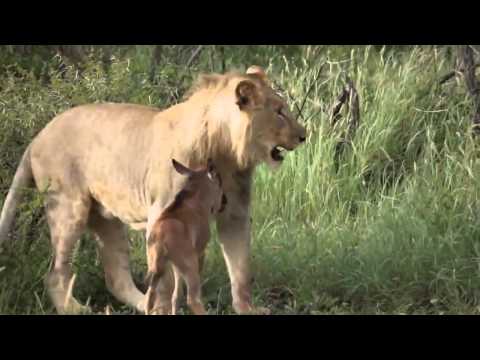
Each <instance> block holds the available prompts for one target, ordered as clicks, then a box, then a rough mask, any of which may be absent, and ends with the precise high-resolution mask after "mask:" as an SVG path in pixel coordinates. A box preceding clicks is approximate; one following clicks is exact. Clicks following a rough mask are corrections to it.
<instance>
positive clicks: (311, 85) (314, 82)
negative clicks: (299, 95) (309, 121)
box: [297, 63, 325, 120]
mask: <svg viewBox="0 0 480 360" xmlns="http://www.w3.org/2000/svg"><path fill="white" fill-rule="evenodd" d="M324 67H325V63H323V64H322V65H320V67H319V68H318V71H317V73H316V74H315V78H314V79H313V80H312V82H311V83H310V87H309V88H308V90H307V92H306V94H305V97H304V98H303V102H302V106H300V109H298V106H297V109H298V111H299V114H298V115H299V116H301V117H302V119H304V118H303V108H304V106H305V103H306V101H307V99H308V96H309V95H310V92H311V91H312V90H313V86H314V85H315V84H316V82H317V80H318V77H319V76H320V74H321V73H322V70H323V68H324ZM304 120H305V119H304Z"/></svg>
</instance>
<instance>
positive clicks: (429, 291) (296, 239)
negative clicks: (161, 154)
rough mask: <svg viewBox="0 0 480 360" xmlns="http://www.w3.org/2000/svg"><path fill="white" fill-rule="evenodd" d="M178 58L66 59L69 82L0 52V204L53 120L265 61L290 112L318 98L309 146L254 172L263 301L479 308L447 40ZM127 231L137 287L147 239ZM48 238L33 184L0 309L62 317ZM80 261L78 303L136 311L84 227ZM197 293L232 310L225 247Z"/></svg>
mask: <svg viewBox="0 0 480 360" xmlns="http://www.w3.org/2000/svg"><path fill="white" fill-rule="evenodd" d="M177 51H178V48H175V47H166V48H165V49H164V52H163V54H162V59H161V63H160V66H159V67H158V68H156V69H154V70H155V71H154V76H153V78H150V76H151V74H152V72H151V71H152V68H151V67H152V61H151V57H152V48H151V47H140V46H137V47H130V48H128V49H118V50H117V51H116V52H114V53H113V57H112V61H111V64H110V65H109V66H108V67H105V66H103V64H102V63H101V62H100V61H99V58H98V55H95V54H93V53H92V54H91V55H90V56H89V59H88V61H86V62H85V63H84V64H83V65H82V69H81V71H79V70H77V69H76V68H75V67H74V66H69V67H67V69H66V71H65V72H64V73H63V75H62V74H60V73H59V72H58V66H57V63H56V62H55V60H54V59H53V60H52V61H50V62H48V63H47V64H46V65H45V68H44V69H43V71H45V73H46V74H48V78H49V81H48V82H45V81H44V79H43V78H42V77H41V76H39V75H38V73H36V72H35V71H32V70H29V69H28V66H26V65H25V64H23V65H21V64H19V63H18V62H16V60H18V59H17V58H14V57H12V56H13V55H9V56H6V55H3V57H2V58H1V61H0V64H1V69H3V71H1V72H0V84H1V85H0V154H1V156H0V189H1V192H0V203H3V200H4V197H5V195H6V191H7V189H8V187H9V186H10V182H11V179H12V177H13V174H14V171H15V168H16V166H17V164H18V162H19V160H20V158H21V154H22V152H23V150H24V149H25V147H26V145H27V144H28V142H29V141H30V140H31V139H32V138H33V137H34V136H35V134H36V133H37V132H38V131H39V130H40V129H41V128H43V127H44V126H45V124H47V123H48V121H49V120H50V119H51V118H52V117H53V116H54V115H55V114H57V113H59V112H62V111H64V110H66V109H68V108H70V107H72V106H75V105H79V104H83V103H90V102H101V101H115V102H133V103H140V104H146V105H154V106H159V107H166V106H169V105H170V104H172V103H174V102H175V101H177V99H178V97H179V95H181V93H182V92H183V91H184V90H185V89H186V88H187V87H188V86H189V84H190V83H191V81H192V79H193V77H194V76H195V75H196V74H198V72H209V71H221V69H222V66H223V63H224V64H225V66H226V67H227V69H230V68H237V69H240V70H244V69H245V68H246V67H247V66H248V65H251V64H258V65H262V66H264V67H265V68H267V69H268V71H269V72H270V73H271V77H272V78H273V79H274V80H275V82H276V85H277V86H279V87H281V88H283V89H284V90H285V92H286V96H287V97H288V98H289V100H290V103H291V104H292V107H294V104H296V105H297V106H299V107H300V106H301V104H302V102H303V100H304V98H305V96H306V94H307V91H309V89H310V92H309V94H308V98H307V99H306V100H305V106H304V109H303V112H302V117H303V121H304V122H305V124H306V126H307V128H308V131H309V136H308V141H307V144H306V145H305V146H302V147H300V148H299V149H298V150H296V151H295V152H292V153H290V154H289V155H288V156H287V159H286V160H285V162H284V164H283V166H282V168H281V169H280V170H279V171H277V172H271V171H270V170H267V169H266V168H265V167H263V166H261V167H260V168H259V169H258V171H257V173H256V179H255V195H254V199H255V200H254V209H253V219H254V224H253V225H254V226H253V229H254V234H253V238H254V242H253V245H252V246H253V264H252V266H253V268H254V269H253V270H254V273H255V283H254V296H255V301H256V302H257V303H259V304H264V305H267V306H273V307H274V312H275V313H311V314H319V313H335V314H342V313H417V314H424V313H476V312H477V309H478V306H479V295H480V294H479V291H478V289H480V277H479V275H480V273H479V272H480V267H479V259H480V244H479V242H478V239H479V238H480V230H479V229H480V227H479V226H478V224H479V220H480V219H479V215H478V214H479V213H480V212H479V208H480V206H479V205H480V203H479V190H478V189H479V185H480V184H479V180H478V176H477V174H478V173H479V171H480V162H479V160H478V145H477V144H476V141H477V140H472V139H471V138H470V125H471V124H470V119H471V116H470V114H471V104H470V101H469V99H468V97H467V96H466V93H465V91H464V89H463V84H461V83H458V84H457V83H456V82H455V80H452V81H451V82H449V83H446V84H444V85H443V86H439V85H438V80H439V79H440V78H441V77H442V76H443V75H444V74H445V73H447V72H449V71H450V70H451V68H452V64H453V59H452V58H451V54H450V51H449V49H448V48H443V47H407V48H405V47H401V48H386V47H370V46H363V47H359V46H357V47H341V46H338V47H327V46H324V47H318V46H225V47H224V49H223V55H222V56H223V59H222V56H220V55H219V54H221V49H220V47H219V46H215V47H213V46H206V47H205V48H204V50H203V51H202V52H201V53H200V55H199V57H198V59H197V60H196V61H195V62H193V63H192V67H191V68H190V69H185V67H184V66H183V65H182V61H183V63H185V61H184V60H179V59H181V58H182V57H181V56H177V57H176V56H174V55H175V54H176V52H177ZM189 51H190V50H189ZM190 53H191V52H187V53H186V54H187V55H188V54H190ZM187 55H182V56H183V58H185V57H187V58H188V57H189V56H187ZM183 58H182V59H183ZM322 64H324V66H323V69H322V72H321V73H320V75H319V76H318V78H317V79H316V81H315V82H314V79H315V76H316V74H317V73H318V70H319V68H320V67H321V66H322ZM346 75H348V76H349V77H350V78H351V79H352V80H353V82H354V84H355V86H356V88H357V91H358V93H359V96H360V110H361V122H360V127H359V128H358V130H357V132H356V134H355V138H354V140H353V142H352V144H351V145H350V146H349V147H347V148H346V151H345V153H344V154H343V156H342V158H341V163H340V166H339V168H338V171H337V170H336V167H335V163H334V156H333V154H334V149H335V146H336V144H337V141H338V139H339V136H340V134H341V131H342V130H344V129H345V126H346V122H344V121H343V122H342V121H341V122H340V124H339V129H332V128H331V126H330V123H329V114H328V109H330V107H331V105H332V104H333V103H334V101H335V99H336V97H337V95H338V94H339V93H340V91H341V89H342V87H343V86H344V79H345V76H346ZM344 118H345V117H344ZM131 235H132V238H133V240H134V246H133V250H132V258H133V260H132V266H133V269H134V273H135V278H136V279H137V280H138V282H139V283H140V282H141V280H142V278H143V275H144V272H145V258H144V254H145V247H144V246H145V245H144V243H143V238H142V236H141V235H139V234H138V233H135V232H133V231H132V232H131ZM48 241H49V240H48V229H47V227H46V225H45V221H44V220H43V215H42V211H41V194H40V195H39V194H35V193H31V194H29V196H28V201H27V202H26V203H25V204H23V205H22V208H21V209H20V211H19V215H18V217H17V228H16V231H15V236H14V239H12V244H11V245H10V246H8V247H7V248H6V249H5V251H4V253H0V312H1V313H51V312H52V311H53V309H52V307H51V304H50V302H49V300H48V298H47V297H46V295H45V289H44V287H43V283H42V279H43V276H44V274H45V272H46V271H47V269H48V264H49V261H50V255H49V254H50V249H49V247H48ZM74 264H75V267H76V270H77V271H78V272H79V277H78V279H77V287H76V290H75V291H76V294H77V296H78V297H79V298H80V300H82V301H87V299H89V298H90V302H91V303H93V304H95V306H97V307H98V308H100V309H101V308H103V307H104V306H105V305H106V304H108V303H111V304H113V305H114V308H115V309H116V310H117V311H121V312H132V311H131V310H129V309H127V308H125V307H123V306H122V305H121V304H118V303H116V302H115V301H114V299H113V298H112V297H111V296H110V295H109V294H108V292H107V290H106V288H105V286H104V284H103V274H102V271H101V267H100V266H99V264H98V261H97V260H96V251H95V246H94V244H93V242H92V241H91V238H90V236H89V235H86V236H85V237H84V239H83V241H82V245H81V249H80V251H78V253H77V256H76V258H75V261H74ZM2 268H3V270H1V269H2ZM204 294H205V298H206V300H207V302H208V304H209V306H210V308H211V311H212V312H213V313H231V311H232V310H231V306H230V286H229V281H228V276H227V273H226V270H225V265H224V263H223V259H222V255H221V251H220V249H219V246H218V243H217V242H212V243H211V245H210V247H209V256H208V258H207V264H206V269H205V275H204Z"/></svg>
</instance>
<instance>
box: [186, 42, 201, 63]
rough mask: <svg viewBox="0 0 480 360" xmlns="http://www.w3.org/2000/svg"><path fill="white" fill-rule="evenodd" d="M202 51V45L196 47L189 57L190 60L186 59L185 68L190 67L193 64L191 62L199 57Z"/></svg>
mask: <svg viewBox="0 0 480 360" xmlns="http://www.w3.org/2000/svg"><path fill="white" fill-rule="evenodd" d="M202 49H203V45H198V47H197V48H196V49H195V50H194V51H193V53H192V56H190V59H188V61H187V64H186V65H185V67H187V68H188V67H190V65H191V64H192V63H193V61H194V60H195V59H196V58H197V57H198V55H200V52H201V51H202Z"/></svg>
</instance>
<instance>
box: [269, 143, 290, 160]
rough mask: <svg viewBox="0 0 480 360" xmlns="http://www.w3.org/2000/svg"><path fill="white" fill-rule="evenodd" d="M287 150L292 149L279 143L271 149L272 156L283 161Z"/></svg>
mask: <svg viewBox="0 0 480 360" xmlns="http://www.w3.org/2000/svg"><path fill="white" fill-rule="evenodd" d="M287 150H288V151H291V150H289V149H287V148H285V147H283V146H281V145H277V146H275V147H274V148H273V149H272V150H271V151H270V156H271V157H272V159H273V160H274V161H283V160H284V158H285V151H287Z"/></svg>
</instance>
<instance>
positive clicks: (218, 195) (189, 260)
mask: <svg viewBox="0 0 480 360" xmlns="http://www.w3.org/2000/svg"><path fill="white" fill-rule="evenodd" d="M185 175H187V176H188V178H187V180H186V183H185V185H184V188H183V189H181V190H180V192H179V193H178V194H177V196H175V199H174V200H173V202H172V203H171V204H170V205H169V206H167V207H166V208H165V210H164V211H163V212H162V213H161V214H160V216H159V218H158V219H157V220H156V221H155V223H154V225H153V227H152V230H151V233H150V236H149V238H148V241H147V259H148V276H147V278H148V281H149V288H148V291H147V307H146V312H147V313H148V314H150V313H157V314H176V310H177V300H178V297H177V296H175V297H174V296H173V295H174V290H175V289H179V287H180V286H182V284H181V283H180V279H183V280H184V281H185V282H186V284H187V289H188V297H187V303H188V305H189V307H190V309H191V310H192V312H193V313H194V314H196V315H204V314H206V311H205V308H204V306H203V304H202V301H201V283H200V268H201V262H203V258H204V252H205V248H206V246H207V242H208V240H209V237H210V230H209V220H210V216H211V215H214V214H216V213H218V212H220V211H222V208H223V207H224V201H223V192H222V188H221V178H220V175H218V174H217V173H216V171H215V169H214V167H213V166H209V169H208V170H207V169H201V170H198V171H194V170H188V173H187V174H185ZM209 176H210V177H209ZM169 263H171V265H172V266H173V271H174V273H175V274H176V276H175V283H173V282H172V276H171V275H172V273H171V272H170V271H168V270H169V269H166V267H167V266H168V265H169ZM165 275H166V276H165ZM161 277H163V279H162V280H163V281H158V279H159V278H161Z"/></svg>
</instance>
